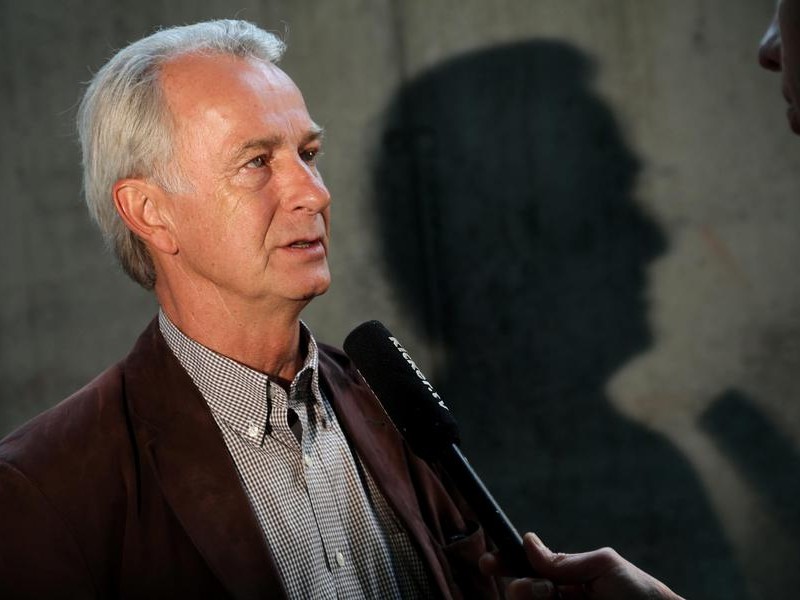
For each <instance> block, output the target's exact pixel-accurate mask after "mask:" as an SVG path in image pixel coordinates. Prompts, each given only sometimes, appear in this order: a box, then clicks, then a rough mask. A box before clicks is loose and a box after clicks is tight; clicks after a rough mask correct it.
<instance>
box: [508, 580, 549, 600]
mask: <svg viewBox="0 0 800 600" xmlns="http://www.w3.org/2000/svg"><path fill="white" fill-rule="evenodd" d="M506 596H507V597H508V598H509V600H555V599H556V598H558V597H559V596H558V592H557V590H556V587H555V586H554V585H553V583H552V582H550V581H548V580H547V579H515V580H514V581H512V582H511V583H509V584H508V586H507V587H506Z"/></svg>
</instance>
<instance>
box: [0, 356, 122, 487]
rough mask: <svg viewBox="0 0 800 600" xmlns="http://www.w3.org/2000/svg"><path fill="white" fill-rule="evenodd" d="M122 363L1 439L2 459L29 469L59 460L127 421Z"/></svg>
mask: <svg viewBox="0 0 800 600" xmlns="http://www.w3.org/2000/svg"><path fill="white" fill-rule="evenodd" d="M123 390H124V383H123V368H122V363H117V364H115V365H113V366H112V367H110V368H108V369H107V370H106V371H104V372H103V373H101V374H100V375H98V376H97V377H96V378H95V379H94V380H92V381H91V382H90V383H88V384H86V385H85V386H84V387H83V388H81V389H80V390H78V391H77V392H75V393H73V394H72V395H70V396H69V397H68V398H66V399H65V400H62V401H61V402H59V403H58V404H57V405H55V406H53V407H52V408H50V409H48V410H46V411H44V412H42V413H40V414H39V415H37V416H36V417H34V418H33V419H31V420H30V421H28V422H27V423H25V424H24V425H22V426H21V427H19V428H18V429H17V430H15V431H13V432H12V433H10V434H9V435H8V436H6V437H5V438H4V439H3V440H2V441H0V460H3V461H6V462H8V463H11V464H15V465H16V466H17V468H19V469H20V470H22V471H28V469H27V468H26V467H31V466H33V465H35V464H36V463H38V462H43V463H51V464H52V463H59V462H60V461H61V460H62V459H65V458H68V457H76V456H78V455H80V454H81V453H82V452H83V451H85V450H88V449H89V448H90V444H89V443H88V442H89V440H91V439H92V438H95V437H98V436H109V435H114V434H117V433H118V430H119V429H120V426H121V425H124V417H123V401H124V393H123Z"/></svg>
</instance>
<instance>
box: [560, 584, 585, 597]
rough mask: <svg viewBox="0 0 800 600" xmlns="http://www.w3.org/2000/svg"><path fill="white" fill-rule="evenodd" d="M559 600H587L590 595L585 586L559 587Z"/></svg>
mask: <svg viewBox="0 0 800 600" xmlns="http://www.w3.org/2000/svg"><path fill="white" fill-rule="evenodd" d="M558 591H559V594H560V595H559V596H558V598H559V600H587V599H588V598H589V595H588V594H587V593H586V588H585V587H584V586H583V585H559V586H558Z"/></svg>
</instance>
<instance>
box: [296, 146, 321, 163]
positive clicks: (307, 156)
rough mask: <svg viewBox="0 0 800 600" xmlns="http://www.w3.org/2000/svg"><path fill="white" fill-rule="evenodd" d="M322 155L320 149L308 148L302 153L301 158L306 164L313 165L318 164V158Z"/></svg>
mask: <svg viewBox="0 0 800 600" xmlns="http://www.w3.org/2000/svg"><path fill="white" fill-rule="evenodd" d="M321 154H322V152H320V150H319V148H307V149H305V150H301V151H300V158H301V159H302V160H303V162H304V163H306V164H309V165H313V164H316V162H317V158H319V156H320V155H321Z"/></svg>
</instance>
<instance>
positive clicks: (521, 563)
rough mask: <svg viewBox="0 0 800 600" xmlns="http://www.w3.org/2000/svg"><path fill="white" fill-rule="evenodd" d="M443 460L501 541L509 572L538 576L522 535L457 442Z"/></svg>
mask: <svg viewBox="0 0 800 600" xmlns="http://www.w3.org/2000/svg"><path fill="white" fill-rule="evenodd" d="M439 460H440V462H441V464H442V466H443V467H444V470H445V472H447V474H448V475H449V476H450V478H451V479H452V480H453V482H454V483H455V484H456V488H458V490H459V491H460V492H461V494H462V495H463V496H464V498H465V499H466V500H467V503H468V504H469V506H470V508H472V510H474V511H475V514H476V515H477V517H478V520H479V521H480V522H481V524H482V525H483V528H484V530H485V531H486V533H487V534H488V535H489V537H490V538H491V540H492V541H493V542H494V543H495V544H497V548H498V549H499V550H500V556H501V558H502V561H503V565H504V566H505V568H506V569H507V570H508V571H509V573H508V574H509V575H514V576H518V577H536V576H537V575H536V573H535V572H534V570H533V567H532V566H531V564H530V563H529V562H528V558H527V556H526V555H525V550H524V547H523V544H522V536H520V534H519V532H518V531H517V529H516V528H515V527H514V525H513V524H512V523H511V521H509V519H508V517H507V516H506V514H505V513H504V512H503V509H502V508H500V506H499V505H498V504H497V502H496V501H495V499H494V498H493V497H492V494H491V492H489V490H488V489H487V488H486V486H485V485H483V482H482V481H481V479H480V477H478V474H477V473H476V472H475V470H474V469H473V468H472V466H471V465H470V464H469V462H468V461H467V458H466V457H465V456H464V455H463V454H462V453H461V449H460V448H459V447H458V446H457V445H456V444H450V445H449V446H448V447H447V448H446V449H445V450H444V451H443V452H442V453H441V455H440V457H439Z"/></svg>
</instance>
